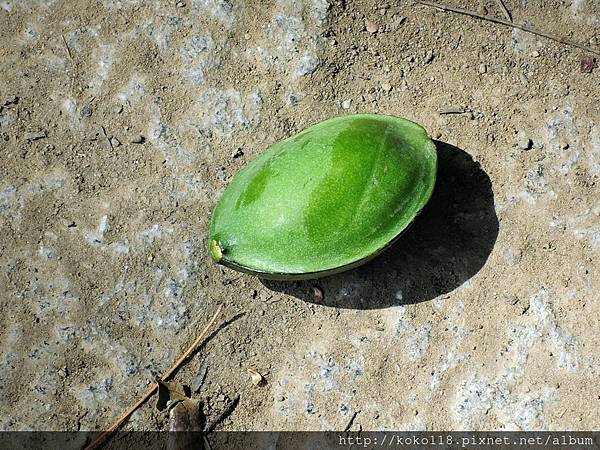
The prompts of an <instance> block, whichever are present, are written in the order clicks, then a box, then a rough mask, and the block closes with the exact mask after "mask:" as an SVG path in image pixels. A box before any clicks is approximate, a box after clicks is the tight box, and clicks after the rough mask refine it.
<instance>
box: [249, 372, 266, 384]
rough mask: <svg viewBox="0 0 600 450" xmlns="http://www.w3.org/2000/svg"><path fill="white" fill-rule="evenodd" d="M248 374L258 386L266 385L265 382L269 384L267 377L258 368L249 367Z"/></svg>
mask: <svg viewBox="0 0 600 450" xmlns="http://www.w3.org/2000/svg"><path fill="white" fill-rule="evenodd" d="M248 374H249V375H250V378H251V379H252V382H253V383H254V384H255V385H256V386H264V385H265V384H267V382H266V380H265V377H263V376H262V375H261V374H260V373H258V372H257V371H256V370H254V369H248Z"/></svg>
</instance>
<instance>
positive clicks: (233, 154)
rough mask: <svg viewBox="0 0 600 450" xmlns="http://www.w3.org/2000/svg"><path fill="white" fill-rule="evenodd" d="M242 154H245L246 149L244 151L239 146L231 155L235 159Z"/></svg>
mask: <svg viewBox="0 0 600 450" xmlns="http://www.w3.org/2000/svg"><path fill="white" fill-rule="evenodd" d="M241 156H244V151H243V150H242V149H241V148H238V149H237V150H236V151H235V152H233V153H232V154H231V157H232V158H233V159H236V158H239V157H241Z"/></svg>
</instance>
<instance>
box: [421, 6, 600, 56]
mask: <svg viewBox="0 0 600 450" xmlns="http://www.w3.org/2000/svg"><path fill="white" fill-rule="evenodd" d="M417 3H420V4H421V5H426V6H431V7H433V8H437V9H440V10H442V11H451V12H454V13H457V14H463V15H465V16H471V17H476V18H477V19H481V20H487V21H488V22H493V23H497V24H499V25H504V26H506V27H511V28H516V29H518V30H522V31H526V32H527V33H531V34H535V35H537V36H542V37H545V38H547V39H551V40H553V41H556V42H560V43H561V44H565V45H570V46H571V47H576V48H579V49H581V50H585V51H586V52H589V53H594V54H595V55H600V50H598V49H594V48H590V47H586V46H585V45H582V44H580V43H578V42H573V41H571V40H569V39H563V38H560V37H558V36H554V35H552V34H549V33H546V32H544V31H537V30H534V29H533V28H530V27H529V26H527V25H525V24H522V25H519V24H517V23H513V22H508V21H506V20H503V19H498V18H496V17H493V16H485V15H482V14H477V13H476V12H473V11H469V10H468V9H462V8H455V7H453V6H444V5H440V4H439V3H434V2H428V1H418V2H417Z"/></svg>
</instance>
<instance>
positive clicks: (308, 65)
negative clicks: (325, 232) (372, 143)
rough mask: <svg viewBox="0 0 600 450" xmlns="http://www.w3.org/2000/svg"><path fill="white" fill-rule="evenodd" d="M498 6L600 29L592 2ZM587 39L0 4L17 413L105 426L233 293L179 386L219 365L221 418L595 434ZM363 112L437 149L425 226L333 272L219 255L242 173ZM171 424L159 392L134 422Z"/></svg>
mask: <svg viewBox="0 0 600 450" xmlns="http://www.w3.org/2000/svg"><path fill="white" fill-rule="evenodd" d="M447 1H448V3H452V4H456V5H458V4H460V6H463V7H469V8H472V9H473V10H475V11H479V12H484V10H487V11H488V13H489V14H494V15H497V16H499V17H502V12H501V11H500V10H499V9H498V7H497V2H495V1H487V2H486V1H481V2H477V1H461V2H458V1H451V0H447ZM505 3H506V4H507V6H508V7H509V9H510V10H511V12H512V15H513V17H514V19H515V20H516V21H518V22H523V21H526V22H527V23H529V24H531V25H532V26H534V27H536V28H540V29H543V30H545V31H549V32H552V33H556V34H559V35H565V36H569V37H571V38H572V39H574V40H577V41H580V42H582V43H584V44H585V45H589V46H595V47H598V46H600V7H599V6H598V3H597V2H595V1H592V0H573V1H556V0H552V1H542V0H505ZM366 20H368V21H371V22H372V24H369V27H368V28H369V30H367V27H366V25H365V23H366V22H365V21H366ZM583 56H585V52H583V51H581V50H577V49H574V48H571V47H568V46H565V45H562V44H558V43H555V42H552V41H550V40H547V39H544V38H538V37H536V36H533V35H531V34H528V33H525V32H522V31H517V30H512V29H510V28H505V27H501V26H498V25H494V24H491V23H487V22H482V21H478V20H475V19H471V18H467V17H464V16H459V15H456V14H451V13H444V12H441V11H438V10H435V9H433V8H428V7H425V6H421V5H416V4H414V3H412V2H407V1H401V2H388V3H385V2H374V1H362V0H359V1H343V0H342V1H335V2H331V3H328V2H327V0H301V1H294V0H278V1H273V2H260V1H234V2H229V1H228V0H186V1H183V2H175V1H170V2H167V1H162V2H141V1H136V0H123V1H109V0H105V1H102V2H92V1H79V2H74V1H73V2H67V1H46V2H41V1H28V0H23V1H9V0H3V1H1V2H0V61H2V63H1V64H0V152H1V155H2V158H1V159H0V286H1V290H0V301H1V305H2V314H1V317H0V330H1V331H0V346H1V354H0V381H1V383H0V400H1V401H0V425H1V428H2V429H5V430H23V429H46V430H62V429H68V430H78V429H82V430H96V429H102V428H105V427H107V426H108V425H109V424H110V423H112V421H113V420H114V419H115V418H116V417H117V416H118V415H119V414H120V413H121V412H123V411H124V410H125V409H126V408H127V407H128V406H129V405H131V404H132V403H134V402H135V401H136V400H137V399H138V398H139V397H140V396H141V395H142V393H143V392H144V391H145V389H146V388H147V387H148V386H149V385H150V384H151V383H152V381H153V378H154V376H155V375H156V374H158V373H163V372H164V371H165V370H166V369H167V368H168V367H169V366H170V365H171V364H172V363H173V362H174V361H175V360H176V359H177V357H178V356H179V355H180V354H181V352H182V351H183V350H184V349H185V348H186V347H187V346H188V345H189V344H190V343H191V342H192V341H193V340H194V338H195V337H196V336H197V334H198V333H199V331H200V329H201V328H202V327H203V326H204V325H205V324H206V322H207V321H208V319H209V318H210V316H211V315H212V314H213V313H214V311H215V310H216V308H217V305H218V304H221V303H222V304H224V306H225V309H224V312H223V314H222V316H221V319H220V324H221V326H220V327H218V328H216V329H215V333H213V334H212V335H211V337H210V339H209V340H208V342H207V343H206V345H205V346H204V347H203V348H202V350H201V351H200V352H199V353H198V354H197V355H196V356H195V358H194V359H193V360H192V361H190V362H189V363H187V364H186V365H185V366H184V367H183V368H182V369H181V370H180V371H179V373H178V374H177V376H176V380H177V381H179V382H181V383H185V384H194V383H195V382H196V383H197V382H198V380H197V377H198V375H199V374H202V372H203V370H204V369H203V367H205V368H206V369H207V372H206V381H205V382H204V384H203V385H202V386H201V388H200V389H199V392H198V393H195V394H194V397H195V398H199V399H201V400H202V401H203V402H204V412H205V414H206V415H207V417H208V419H209V420H211V419H214V418H215V417H217V416H218V415H219V414H220V413H221V412H222V411H223V410H224V409H226V408H227V406H228V405H229V404H230V402H231V401H232V400H233V399H235V398H236V397H237V396H239V404H238V405H237V407H236V408H235V410H234V411H233V413H232V414H231V415H230V416H229V417H228V418H227V419H226V420H225V421H224V422H223V423H222V424H221V426H222V427H223V428H224V429H228V430H243V429H256V430H304V429H311V430H321V429H343V428H344V427H345V426H346V425H348V424H349V422H350V419H351V418H352V417H354V420H353V421H352V423H351V427H352V429H360V428H362V429H371V430H374V429H377V430H378V429H413V430H424V429H438V430H439V429H473V430H476V429H486V430H492V429H495V430H501V429H511V430H518V429H528V430H529V429H590V428H594V429H598V427H599V425H600V389H599V388H600V385H599V381H598V380H599V375H600V354H599V353H598V348H599V346H600V319H599V318H600V304H599V302H600V294H599V292H600V279H599V274H598V264H599V263H598V259H599V256H600V193H599V177H600V123H599V119H600V103H599V102H598V98H599V92H600V91H599V87H598V86H599V85H600V69H595V70H593V71H592V72H591V73H585V72H582V71H581V69H580V60H581V58H582V57H583ZM448 109H454V110H456V109H462V110H464V111H465V112H464V113H462V114H440V112H442V113H443V112H447V110H448ZM356 112H375V113H385V114H396V115H401V116H404V117H407V118H409V119H412V120H415V121H418V122H420V123H422V124H423V125H424V126H425V127H426V128H427V129H428V130H429V132H430V133H431V135H432V136H433V137H434V138H435V139H436V140H437V141H438V148H439V154H440V177H439V182H438V185H437V190H436V193H435V194H434V198H433V199H432V201H431V204H430V205H429V206H428V207H427V209H426V210H425V212H424V213H423V214H422V216H420V217H419V219H418V220H417V221H416V222H415V224H414V225H413V227H412V228H411V229H410V231H409V232H408V233H406V235H405V236H404V237H403V238H402V239H401V240H400V241H399V242H398V243H397V244H396V245H395V246H394V247H393V248H392V249H391V250H390V251H388V252H387V253H385V254H384V255H382V256H381V257H379V258H377V259H376V260H374V261H373V262H372V263H370V264H369V265H367V266H365V267H363V268H360V269H357V270H353V271H351V272H348V273H345V274H342V275H338V276H334V277H331V278H326V279H323V280H319V281H318V282H317V283H314V282H313V283H311V282H302V283H281V282H266V281H265V282H261V281H260V280H258V279H256V278H253V277H250V276H246V275H241V274H238V273H236V272H233V271H231V270H228V269H223V268H220V267H218V266H215V265H214V264H213V263H212V262H211V261H210V259H209V258H208V256H207V251H206V244H207V242H206V234H207V228H208V224H209V221H210V212H211V210H212V208H213V206H214V204H215V202H216V200H217V199H218V197H219V195H220V193H221V192H222V191H223V190H224V188H225V187H226V186H227V183H228V180H229V179H230V177H231V176H232V175H234V174H235V173H236V172H237V171H238V170H240V168H242V167H243V166H244V165H245V164H246V163H247V162H248V161H250V160H252V159H253V158H254V157H255V156H256V155H257V154H259V152H260V151H261V150H262V149H264V148H266V147H267V146H268V145H269V144H271V143H273V142H276V141H278V140H280V139H282V138H284V137H287V136H289V135H291V134H293V133H295V132H298V131H300V130H302V129H303V128H305V127H307V126H309V125H311V124H314V123H316V122H318V121H321V120H324V119H326V118H329V117H332V116H335V115H340V114H349V113H356ZM314 284H317V285H318V286H320V288H321V289H322V290H323V292H324V296H325V297H324V299H323V301H322V302H320V303H315V302H314V298H313V296H312V286H313V285H314ZM248 368H254V369H256V370H257V371H259V372H260V373H262V374H263V375H264V376H265V378H266V381H267V384H266V386H263V387H257V386H254V385H253V384H252V383H251V382H250V379H249V376H248V373H247V369H248ZM166 417H167V416H166V415H165V413H161V412H158V411H157V410H156V409H155V408H154V406H153V405H152V404H148V405H146V406H144V407H143V408H142V409H141V410H139V411H138V413H136V414H135V415H134V416H133V418H132V420H131V421H130V422H129V423H128V425H127V427H128V428H129V429H163V428H164V427H166V426H167V420H166Z"/></svg>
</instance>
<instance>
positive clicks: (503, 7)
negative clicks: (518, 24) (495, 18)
mask: <svg viewBox="0 0 600 450" xmlns="http://www.w3.org/2000/svg"><path fill="white" fill-rule="evenodd" d="M496 2H497V3H498V6H499V7H500V9H501V10H502V13H503V14H504V17H506V20H508V21H509V22H512V21H513V19H512V15H511V14H510V11H509V10H508V8H507V7H506V5H505V4H504V2H503V1H502V0H496Z"/></svg>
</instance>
